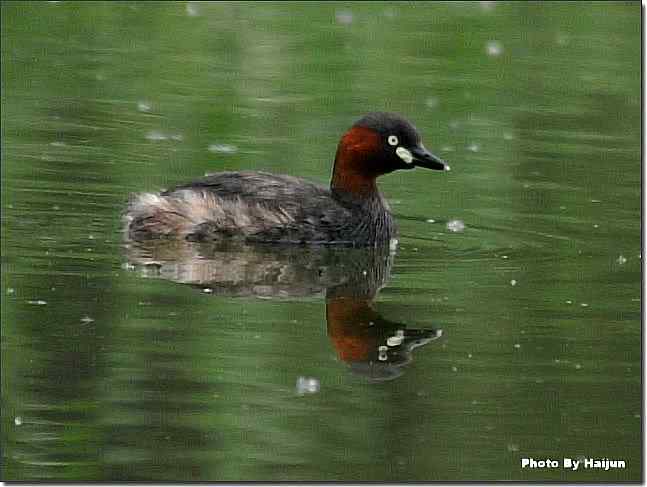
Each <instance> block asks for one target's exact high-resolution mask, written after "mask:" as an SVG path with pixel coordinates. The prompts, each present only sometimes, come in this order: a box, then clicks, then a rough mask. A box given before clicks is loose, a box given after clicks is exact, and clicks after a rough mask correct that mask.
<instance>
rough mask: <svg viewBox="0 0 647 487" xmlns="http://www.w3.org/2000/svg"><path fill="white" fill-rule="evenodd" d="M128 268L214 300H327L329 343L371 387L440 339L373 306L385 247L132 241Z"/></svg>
mask: <svg viewBox="0 0 647 487" xmlns="http://www.w3.org/2000/svg"><path fill="white" fill-rule="evenodd" d="M126 250H127V258H128V261H129V263H128V266H129V268H131V269H134V270H137V271H139V272H140V275H142V276H143V277H149V278H160V279H166V280H169V281H172V282H177V283H182V284H187V285H191V286H194V287H198V288H200V289H201V290H202V291H203V292H208V293H212V294H214V295H219V296H229V297H232V296H237V297H241V296H254V297H260V298H294V297H306V296H317V295H321V296H323V297H325V300H326V320H327V330H328V337H329V338H330V340H331V342H332V345H333V346H334V348H335V350H336V352H337V355H338V357H339V359H340V360H342V361H343V362H345V363H346V364H348V366H349V368H350V370H351V372H353V373H354V374H358V375H361V376H363V377H365V378H367V379H368V380H370V381H373V382H380V381H386V380H392V379H395V378H396V377H399V376H400V375H402V373H403V368H404V367H405V366H406V365H407V364H409V363H411V361H412V352H413V350H414V349H416V348H418V347H421V346H423V345H426V344H427V343H429V342H431V341H433V340H435V339H437V338H439V337H440V336H441V334H442V330H439V329H409V328H407V326H406V325H405V324H403V323H399V322H395V321H390V320H387V319H385V318H383V317H382V316H381V315H380V314H379V313H378V312H377V311H375V310H374V309H373V307H372V304H373V301H374V300H375V297H376V295H377V293H378V292H379V290H380V289H381V288H382V287H383V286H384V285H385V284H386V282H387V280H388V278H389V273H390V270H391V267H392V265H393V258H394V252H392V251H390V249H389V248H388V247H378V248H357V249H356V248H334V247H296V246H267V245H249V244H242V243H235V242H218V243H209V244H205V243H196V242H188V241H177V240H173V241H162V240H157V241H147V242H131V243H129V244H128V245H127V246H126Z"/></svg>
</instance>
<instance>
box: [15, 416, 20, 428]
mask: <svg viewBox="0 0 647 487" xmlns="http://www.w3.org/2000/svg"><path fill="white" fill-rule="evenodd" d="M13 424H15V425H16V426H20V425H21V424H22V418H21V417H20V416H16V417H15V418H13Z"/></svg>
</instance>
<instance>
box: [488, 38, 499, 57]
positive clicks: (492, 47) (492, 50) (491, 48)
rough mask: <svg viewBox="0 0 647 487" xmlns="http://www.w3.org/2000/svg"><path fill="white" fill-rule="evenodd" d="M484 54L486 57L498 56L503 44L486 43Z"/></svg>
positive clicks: (497, 42)
mask: <svg viewBox="0 0 647 487" xmlns="http://www.w3.org/2000/svg"><path fill="white" fill-rule="evenodd" d="M485 52H486V53H487V55H488V56H493V57H494V56H500V55H501V53H502V52H503V44H501V43H500V42H499V41H488V43H487V44H486V45H485Z"/></svg>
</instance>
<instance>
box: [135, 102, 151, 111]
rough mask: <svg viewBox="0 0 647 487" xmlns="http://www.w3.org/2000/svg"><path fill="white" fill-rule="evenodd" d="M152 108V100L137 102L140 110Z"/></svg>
mask: <svg viewBox="0 0 647 487" xmlns="http://www.w3.org/2000/svg"><path fill="white" fill-rule="evenodd" d="M152 108H153V106H152V105H151V104H150V102H147V101H138V102H137V110H139V111H140V112H150V111H151V110H152Z"/></svg>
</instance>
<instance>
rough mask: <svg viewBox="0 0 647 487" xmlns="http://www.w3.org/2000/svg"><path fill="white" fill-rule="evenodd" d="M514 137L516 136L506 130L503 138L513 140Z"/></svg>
mask: <svg viewBox="0 0 647 487" xmlns="http://www.w3.org/2000/svg"><path fill="white" fill-rule="evenodd" d="M512 139H514V136H513V135H512V134H511V133H510V132H505V133H504V134H503V140H512Z"/></svg>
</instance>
